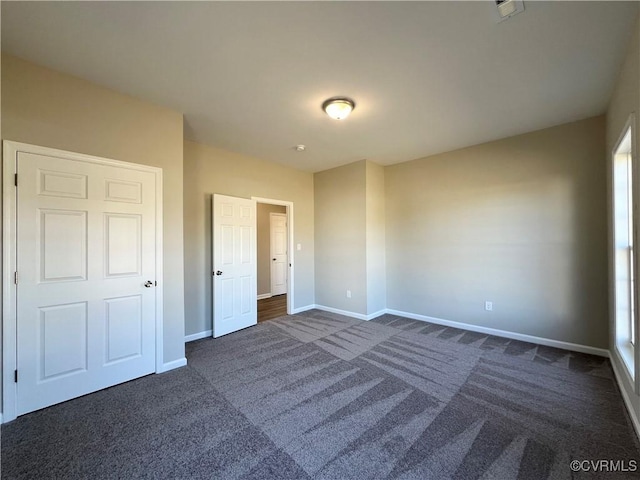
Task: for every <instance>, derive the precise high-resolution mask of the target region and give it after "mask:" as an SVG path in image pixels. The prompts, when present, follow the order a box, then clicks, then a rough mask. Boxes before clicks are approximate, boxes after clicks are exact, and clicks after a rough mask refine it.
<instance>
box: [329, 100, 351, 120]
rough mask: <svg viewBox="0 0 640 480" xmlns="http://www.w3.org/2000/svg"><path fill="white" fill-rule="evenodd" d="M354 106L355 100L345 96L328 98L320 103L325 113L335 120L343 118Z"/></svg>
mask: <svg viewBox="0 0 640 480" xmlns="http://www.w3.org/2000/svg"><path fill="white" fill-rule="evenodd" d="M354 108H356V104H355V102H354V101H353V100H351V99H350V98H346V97H334V98H330V99H328V100H325V102H324V103H323V104H322V109H323V110H324V111H325V112H327V115H329V116H330V117H331V118H334V119H336V120H344V119H345V118H347V117H348V116H349V114H350V113H351V112H352V111H353V109H354Z"/></svg>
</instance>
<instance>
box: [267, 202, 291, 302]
mask: <svg viewBox="0 0 640 480" xmlns="http://www.w3.org/2000/svg"><path fill="white" fill-rule="evenodd" d="M269 225H270V232H271V242H270V243H271V295H282V294H283V293H287V270H288V269H287V263H288V259H287V216H286V215H285V214H284V213H270V214H269Z"/></svg>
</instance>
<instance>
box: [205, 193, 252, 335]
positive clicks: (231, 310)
mask: <svg viewBox="0 0 640 480" xmlns="http://www.w3.org/2000/svg"><path fill="white" fill-rule="evenodd" d="M211 211H212V215H213V219H212V222H211V223H212V225H213V232H212V238H213V336H214V337H219V336H221V335H226V334H227V333H231V332H235V331H236V330H240V329H242V328H246V327H250V326H251V325H255V324H256V323H258V312H257V295H258V293H257V289H258V285H257V278H258V271H257V260H256V202H255V200H247V199H244V198H236V197H228V196H225V195H214V196H213V205H212V210H211Z"/></svg>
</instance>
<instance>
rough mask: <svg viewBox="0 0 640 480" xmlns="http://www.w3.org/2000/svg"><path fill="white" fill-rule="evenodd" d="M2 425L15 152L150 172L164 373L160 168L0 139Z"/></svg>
mask: <svg viewBox="0 0 640 480" xmlns="http://www.w3.org/2000/svg"><path fill="white" fill-rule="evenodd" d="M2 149H3V150H2V153H3V159H2V177H3V180H2V202H3V207H2V214H3V218H2V244H3V246H2V255H3V256H2V258H3V261H2V319H3V321H2V420H1V421H2V423H6V422H9V421H11V420H14V419H15V418H16V416H17V385H16V383H15V381H14V373H13V372H14V371H15V370H17V357H16V355H17V340H18V339H17V336H16V335H17V316H16V313H17V312H16V295H17V286H16V284H15V283H14V278H13V277H14V272H16V269H17V259H16V249H17V245H16V242H17V238H16V235H17V230H16V223H17V209H16V207H17V205H16V200H17V190H16V185H15V175H16V173H17V160H18V153H21V152H22V153H31V154H35V155H46V156H50V157H59V158H62V159H65V160H72V161H76V162H85V163H92V164H98V165H107V166H111V167H118V168H126V169H129V170H138V171H143V172H149V173H153V174H154V175H155V181H156V205H155V213H156V218H155V222H156V232H155V233H156V234H155V239H156V257H155V267H156V279H157V281H158V285H157V286H156V288H155V291H156V302H155V310H156V311H155V319H156V320H155V350H156V352H155V365H156V373H160V372H162V371H163V370H164V368H163V365H164V358H163V353H164V352H163V298H164V295H163V293H164V291H163V279H164V277H163V264H162V256H163V244H162V230H163V225H162V169H161V168H159V167H151V166H147V165H140V164H137V163H130V162H123V161H120V160H112V159H108V158H102V157H96V156H93V155H85V154H82V153H75V152H68V151H65V150H58V149H54V148H48V147H42V146H37V145H30V144H27V143H20V142H14V141H10V140H4V141H3V142H2Z"/></svg>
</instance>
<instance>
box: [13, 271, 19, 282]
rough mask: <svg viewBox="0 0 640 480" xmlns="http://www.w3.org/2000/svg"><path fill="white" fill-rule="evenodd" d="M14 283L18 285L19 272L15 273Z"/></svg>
mask: <svg viewBox="0 0 640 480" xmlns="http://www.w3.org/2000/svg"><path fill="white" fill-rule="evenodd" d="M13 283H15V284H16V285H17V284H18V271H17V270H16V271H15V272H13Z"/></svg>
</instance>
